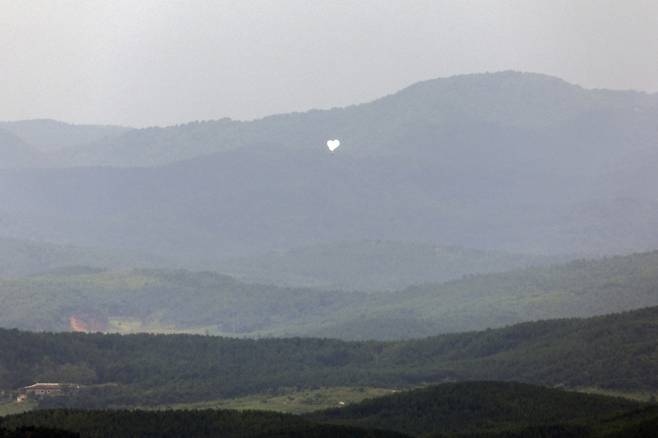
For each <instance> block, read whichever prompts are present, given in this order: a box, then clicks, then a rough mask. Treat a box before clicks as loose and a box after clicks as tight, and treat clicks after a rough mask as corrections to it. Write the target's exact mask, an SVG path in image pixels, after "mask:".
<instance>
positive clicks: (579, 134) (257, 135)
mask: <svg viewBox="0 0 658 438" xmlns="http://www.w3.org/2000/svg"><path fill="white" fill-rule="evenodd" d="M656 120H658V95H655V94H645V93H638V92H630V91H607V90H587V89H583V88H581V87H578V86H574V85H570V84H568V83H566V82H564V81H561V80H559V79H556V78H552V77H548V76H543V75H537V74H524V73H515V72H503V73H495V74H477V75H466V76H457V77H452V78H445V79H436V80H431V81H426V82H421V83H418V84H415V85H412V86H410V87H408V88H406V89H404V90H402V91H400V92H398V93H395V94H393V95H390V96H386V97H384V98H382V99H379V100H376V101H374V102H370V103H366V104H360V105H355V106H351V107H347V108H337V109H332V110H323V111H309V112H306V113H294V114H287V115H278V116H272V117H267V118H264V119H260V120H255V121H251V122H238V121H231V120H227V119H224V120H219V121H211V122H195V123H190V124H185V125H179V126H173V127H168V128H148V129H136V130H128V129H125V128H115V127H77V128H76V127H71V126H69V125H61V126H60V125H57V124H55V125H53V124H52V123H50V122H49V123H50V125H49V126H51V125H52V126H51V128H52V130H51V131H47V132H49V134H48V135H47V136H46V135H45V134H43V132H46V131H45V130H44V129H45V128H43V126H41V125H43V124H44V123H45V122H40V123H36V122H30V123H33V124H35V123H36V125H38V126H40V128H39V129H37V128H36V127H31V126H32V125H31V124H30V123H27V122H25V123H24V124H23V125H20V129H19V128H18V127H17V126H19V125H16V124H14V125H11V126H9V127H7V126H5V127H4V128H3V127H0V130H4V131H5V132H8V133H9V134H6V135H5V137H7V140H6V141H5V143H2V146H0V149H1V150H3V151H5V152H3V153H4V155H5V156H10V157H11V156H12V154H13V157H14V158H12V160H13V161H15V162H19V163H23V164H21V165H18V166H5V167H21V168H22V169H6V170H3V171H0V235H5V236H7V237H14V238H29V239H36V240H45V241H52V242H59V243H65V244H73V245H77V246H88V247H99V248H114V249H121V250H129V251H139V252H144V253H153V254H155V255H158V256H166V257H173V258H176V259H177V262H181V261H184V262H185V263H187V264H194V265H195V266H204V267H208V266H217V265H219V264H220V261H222V260H225V259H226V258H234V257H241V256H247V255H255V254H262V253H266V252H271V251H285V250H289V249H291V248H294V247H299V246H308V245H315V244H335V243H336V242H350V241H361V240H392V241H401V242H425V243H429V244H432V245H441V246H460V247H467V248H477V249H482V250H489V251H491V250H494V251H508V252H518V253H526V254H527V253H530V254H563V253H576V254H610V253H620V252H630V251H638V250H651V249H654V248H656V247H658V234H657V233H655V230H656V227H658V194H656V192H655V190H654V189H653V188H654V187H656V186H658V176H657V175H658V174H657V173H656V172H654V169H655V168H657V167H658V152H656V149H657V148H658V123H656ZM58 126H59V128H58ZM10 128H11V132H9V131H7V130H8V129H10ZM49 129H50V128H49ZM66 132H72V133H69V134H66ZM48 138H52V139H53V142H54V143H50V142H49V141H48ZM329 138H339V139H340V140H341V142H342V144H341V147H340V148H339V149H338V150H337V151H336V152H334V153H330V152H329V151H328V150H327V149H326V146H325V144H324V143H325V141H326V140H327V139H329ZM83 140H89V141H88V142H87V143H84V144H81V143H80V142H81V141H83ZM39 148H41V149H42V150H46V149H47V150H48V151H49V152H48V154H47V155H48V157H47V159H46V160H39V158H38V157H37V158H34V157H32V154H33V153H34V150H37V151H39ZM30 151H32V152H30ZM0 152H1V151H0ZM39 154H41V152H39ZM9 161H11V160H9ZM9 161H8V162H9ZM25 163H28V164H25ZM96 166H116V167H103V168H99V167H96ZM26 167H27V168H26ZM43 167H55V168H51V169H42V168H43Z"/></svg>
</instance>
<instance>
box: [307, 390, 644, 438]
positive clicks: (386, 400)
mask: <svg viewBox="0 0 658 438" xmlns="http://www.w3.org/2000/svg"><path fill="white" fill-rule="evenodd" d="M640 407H641V405H640V404H639V403H636V402H631V401H628V400H623V399H618V398H612V397H603V396H594V395H589V394H582V393H576V392H568V391H564V390H560V389H553V388H543V387H539V386H535V385H527V384H521V383H513V382H509V383H503V382H463V383H444V384H441V385H436V386H430V387H427V388H422V389H416V390H413V391H402V392H399V393H396V394H393V395H388V396H384V397H378V398H374V399H371V400H367V401H364V402H362V403H358V404H355V405H351V406H346V407H343V408H336V409H332V410H328V411H323V412H317V413H312V414H309V415H308V418H311V419H313V420H315V421H319V422H331V423H336V424H352V425H360V426H363V427H380V428H383V429H390V430H398V431H401V432H404V433H409V434H412V435H421V434H426V433H428V432H444V433H447V432H469V431H470V432H472V431H482V430H487V429H493V430H495V429H500V428H502V427H509V426H512V425H513V426H514V427H517V428H521V427H530V426H536V425H545V424H573V423H576V424H578V423H583V422H588V423H589V422H593V421H596V420H601V419H603V418H606V417H612V416H617V415H620V414H623V413H626V412H629V411H632V410H635V409H638V408H640Z"/></svg>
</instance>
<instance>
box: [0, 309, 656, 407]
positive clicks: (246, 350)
mask: <svg viewBox="0 0 658 438" xmlns="http://www.w3.org/2000/svg"><path fill="white" fill-rule="evenodd" d="M657 339H658V307H653V308H648V309H643V310H638V311H634V312H628V313H622V314H615V315H609V316H603V317H595V318H591V319H571V320H554V321H543V322H534V323H523V324H519V325H515V326H512V327H508V328H503V329H496V330H486V331H483V332H471V333H464V334H453V335H443V336H438V337H433V338H426V339H420V340H411V341H399V342H344V341H338V340H329V339H304V338H288V339H261V340H246V339H245V340H241V339H229V338H218V337H208V336H189V335H129V336H120V335H101V334H94V335H85V334H70V333H69V334H67V333H60V334H47V333H28V332H20V331H16V330H1V331H0V351H2V352H3V354H2V356H1V357H0V389H5V390H12V389H15V388H18V387H21V386H24V385H28V384H31V383H33V382H35V381H65V382H78V383H82V384H85V385H87V386H85V387H84V388H83V389H82V390H81V391H79V392H78V393H77V394H76V395H75V396H72V397H67V398H55V399H49V400H47V405H52V406H85V407H94V406H96V407H106V406H128V405H161V404H171V403H183V402H186V403H187V402H199V401H205V400H217V399H226V398H233V397H238V396H242V395H248V394H258V393H264V392H268V391H276V390H279V389H284V388H299V389H302V388H318V387H337V386H340V387H345V386H364V387H379V388H401V387H409V386H416V385H422V384H428V383H438V382H443V381H449V380H458V381H462V380H510V381H511V380H514V381H523V382H530V383H538V384H545V385H562V386H566V387H599V388H606V389H615V390H636V391H640V390H641V391H647V392H653V393H655V392H656V391H657V390H658V341H657Z"/></svg>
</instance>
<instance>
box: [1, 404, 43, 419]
mask: <svg viewBox="0 0 658 438" xmlns="http://www.w3.org/2000/svg"><path fill="white" fill-rule="evenodd" d="M36 405H37V403H36V402H35V401H32V400H27V401H24V402H21V403H16V402H14V401H11V402H5V403H0V417H4V416H5V415H14V414H22V413H23V412H27V411H31V410H32V409H34V408H35V407H36Z"/></svg>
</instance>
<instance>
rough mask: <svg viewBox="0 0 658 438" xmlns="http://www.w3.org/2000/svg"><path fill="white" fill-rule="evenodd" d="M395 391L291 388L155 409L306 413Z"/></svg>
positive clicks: (345, 388) (163, 406)
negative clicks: (270, 392) (290, 389)
mask: <svg viewBox="0 0 658 438" xmlns="http://www.w3.org/2000/svg"><path fill="white" fill-rule="evenodd" d="M392 392H395V391H394V390H391V389H384V388H362V387H357V388H351V387H349V388H348V387H337V388H321V389H310V390H305V391H291V392H285V393H279V394H258V395H253V396H248V397H240V398H235V399H226V400H213V401H208V402H200V403H182V404H174V405H162V406H158V407H157V408H156V409H237V410H259V411H276V412H285V413H291V414H303V413H306V412H312V411H317V410H320V409H327V408H335V407H340V406H346V405H348V404H351V403H357V402H360V401H363V400H365V399H367V398H373V397H381V396H383V395H388V394H391V393H392Z"/></svg>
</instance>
